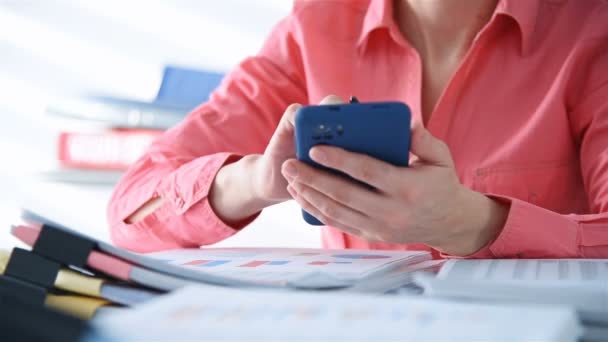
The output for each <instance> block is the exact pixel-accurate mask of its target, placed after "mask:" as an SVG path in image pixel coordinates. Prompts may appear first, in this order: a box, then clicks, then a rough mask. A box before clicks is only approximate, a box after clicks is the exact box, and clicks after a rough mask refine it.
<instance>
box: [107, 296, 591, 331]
mask: <svg viewBox="0 0 608 342" xmlns="http://www.w3.org/2000/svg"><path fill="white" fill-rule="evenodd" d="M522 313H525V315H526V319H518V317H520V315H521V314H522ZM95 325H96V328H98V329H96V330H97V335H96V336H95V338H100V337H103V338H110V339H111V338H115V339H128V340H152V339H154V340H172V341H176V340H202V339H205V340H206V339H211V340H219V339H223V340H225V339H227V340H235V341H242V340H291V339H299V340H311V341H319V340H335V339H346V340H357V341H360V340H373V341H378V340H408V341H421V340H422V341H447V340H450V341H454V340H458V341H473V340H475V341H524V340H525V341H556V340H559V341H576V339H577V338H578V336H579V335H580V333H581V330H580V327H579V325H578V323H577V320H576V317H575V314H574V312H573V311H572V310H570V309H568V308H563V307H536V306H527V305H521V306H507V305H500V306H499V305H490V304H465V303H457V302H448V301H438V300H432V299H424V298H419V297H411V296H382V297H379V296H370V295H361V294H358V295H355V294H344V293H340V292H334V293H311V292H302V291H299V292H294V291H286V290H276V289H275V290H260V289H258V290H254V289H250V290H242V289H230V288H219V287H211V286H206V287H202V286H193V287H187V288H184V289H182V290H179V291H176V292H175V293H172V294H170V295H167V296H164V297H163V298H161V299H158V300H154V301H152V302H150V303H147V304H143V305H142V306H140V307H138V308H136V309H133V310H130V311H128V312H125V313H119V314H116V315H112V316H107V317H102V318H101V319H99V320H96V322H95Z"/></svg>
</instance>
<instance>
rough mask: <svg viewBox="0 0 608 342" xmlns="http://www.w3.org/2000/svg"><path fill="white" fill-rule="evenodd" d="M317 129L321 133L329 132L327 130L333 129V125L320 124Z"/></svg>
mask: <svg viewBox="0 0 608 342" xmlns="http://www.w3.org/2000/svg"><path fill="white" fill-rule="evenodd" d="M316 131H317V133H320V134H323V133H327V132H329V131H331V127H329V126H328V125H326V124H320V125H318V126H317V127H316Z"/></svg>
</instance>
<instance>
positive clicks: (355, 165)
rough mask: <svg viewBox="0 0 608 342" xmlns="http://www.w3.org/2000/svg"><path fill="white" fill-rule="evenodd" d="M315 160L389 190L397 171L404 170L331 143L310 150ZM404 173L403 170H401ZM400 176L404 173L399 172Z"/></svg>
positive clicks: (381, 188)
mask: <svg viewBox="0 0 608 342" xmlns="http://www.w3.org/2000/svg"><path fill="white" fill-rule="evenodd" d="M310 157H311V158H312V160H314V161H315V162H317V163H319V164H321V165H323V166H326V167H328V168H331V169H335V170H338V171H342V172H344V173H345V174H347V175H349V176H351V177H353V178H354V179H357V180H359V181H362V182H364V183H366V184H369V185H371V186H373V187H375V188H377V189H379V190H389V189H390V188H391V187H394V186H395V181H394V180H395V179H396V178H397V177H396V175H397V172H398V171H403V168H398V167H396V166H394V165H391V164H389V163H387V162H384V161H381V160H379V159H376V158H372V157H370V156H368V155H365V154H360V153H354V152H350V151H346V150H344V149H342V148H339V147H335V146H330V145H317V146H315V147H313V148H312V149H311V150H310ZM401 173H403V172H401ZM399 176H400V177H403V175H401V174H399Z"/></svg>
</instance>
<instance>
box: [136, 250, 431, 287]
mask: <svg viewBox="0 0 608 342" xmlns="http://www.w3.org/2000/svg"><path fill="white" fill-rule="evenodd" d="M146 256H150V257H152V258H155V259H157V260H162V261H164V262H166V263H169V264H172V265H179V266H182V267H186V268H188V269H192V270H197V271H201V272H206V273H215V274H218V275H222V276H229V277H234V278H238V279H246V280H251V281H260V282H265V283H269V282H270V283H276V284H285V285H291V286H296V287H313V288H316V287H331V286H337V287H339V286H350V285H353V284H354V283H356V282H357V281H360V280H362V279H365V278H366V277H372V276H377V275H381V274H383V272H388V271H389V270H391V269H393V268H394V267H399V266H401V265H404V264H415V263H419V262H421V261H425V260H429V259H430V258H431V256H430V254H429V253H428V252H418V251H407V252H405V251H384V250H382V251H380V250H379V251H374V250H332V249H294V248H203V249H180V250H173V251H165V252H159V253H151V254H147V255H146Z"/></svg>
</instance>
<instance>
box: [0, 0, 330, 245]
mask: <svg viewBox="0 0 608 342" xmlns="http://www.w3.org/2000/svg"><path fill="white" fill-rule="evenodd" d="M290 9H291V1H288V0H222V1H199V0H171V1H169V0H164V1H161V0H126V1H125V0H103V1H102V0H0V114H1V116H0V120H1V123H0V158H2V159H1V162H0V165H1V166H0V225H1V226H2V227H5V228H6V229H8V227H10V224H12V223H16V221H17V222H18V218H19V209H20V208H22V207H26V208H29V209H32V210H35V211H37V212H39V213H41V214H43V215H45V216H47V217H50V218H51V219H54V220H57V221H60V222H62V223H64V224H66V225H69V226H72V227H73V228H75V229H78V230H81V231H83V232H84V233H86V234H90V235H92V236H94V237H96V238H100V239H103V240H108V227H107V224H106V221H105V209H106V203H107V201H108V198H109V196H110V193H111V189H112V186H113V184H115V182H116V180H117V179H118V178H119V177H120V174H121V173H122V172H123V171H124V169H125V168H126V167H127V166H128V164H129V163H131V162H132V161H133V160H134V159H135V158H137V156H139V155H140V154H141V153H142V151H143V150H145V147H146V146H147V145H148V144H149V143H150V142H151V141H152V140H153V139H154V138H155V137H157V136H158V135H159V134H162V132H163V131H164V130H165V129H167V128H168V127H170V126H172V125H174V124H175V123H176V122H178V121H179V120H181V119H182V118H183V117H184V116H185V115H186V114H187V112H188V111H189V110H190V109H192V108H193V107H194V106H195V105H196V103H199V102H201V101H204V99H206V98H207V97H208V95H209V92H210V91H211V90H212V89H213V88H214V87H215V86H216V85H217V83H218V82H219V81H220V80H221V77H222V76H223V75H224V74H225V73H226V72H228V71H229V70H230V69H231V68H232V67H233V66H234V65H236V64H237V63H238V62H239V61H240V60H241V59H243V58H244V57H246V56H249V55H253V54H255V53H256V52H257V51H258V49H259V48H260V47H261V45H262V43H263V41H264V39H265V37H266V35H267V34H268V33H269V32H270V30H271V28H272V27H273V25H274V24H275V23H276V22H277V21H278V20H280V19H281V18H282V17H284V16H285V15H287V14H288V13H289V11H290ZM0 241H1V242H0V247H5V248H6V247H10V246H12V245H14V244H15V243H16V242H15V241H14V240H13V239H12V238H11V237H9V234H2V235H1V236H0ZM318 244H319V231H318V228H314V227H309V226H307V225H305V224H304V223H303V222H302V220H301V219H300V215H299V209H298V208H297V207H296V205H295V204H294V203H293V202H290V203H285V204H282V205H279V206H275V207H273V208H270V209H269V210H267V211H265V212H264V214H263V215H262V216H261V217H260V218H259V219H258V220H257V221H256V222H255V223H254V224H253V225H252V226H251V227H250V228H248V229H246V230H245V231H243V232H241V233H239V234H237V235H236V236H235V237H233V238H230V239H228V240H226V241H224V242H223V243H221V244H220V245H229V246H262V245H264V246H303V247H315V246H318Z"/></svg>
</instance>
